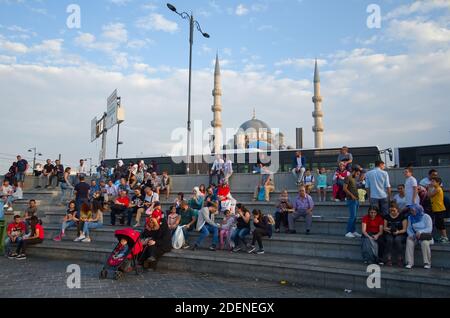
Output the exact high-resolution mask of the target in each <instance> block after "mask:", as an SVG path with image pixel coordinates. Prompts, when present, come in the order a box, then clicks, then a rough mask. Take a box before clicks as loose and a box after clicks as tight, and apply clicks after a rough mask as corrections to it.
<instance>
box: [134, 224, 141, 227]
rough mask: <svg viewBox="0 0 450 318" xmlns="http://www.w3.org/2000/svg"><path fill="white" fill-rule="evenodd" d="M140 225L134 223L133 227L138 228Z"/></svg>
mask: <svg viewBox="0 0 450 318" xmlns="http://www.w3.org/2000/svg"><path fill="white" fill-rule="evenodd" d="M140 226H141V224H140V223H136V224H135V225H133V227H134V228H137V227H140Z"/></svg>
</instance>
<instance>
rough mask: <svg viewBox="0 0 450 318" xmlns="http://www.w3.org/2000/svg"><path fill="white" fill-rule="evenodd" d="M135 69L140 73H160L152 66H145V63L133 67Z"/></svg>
mask: <svg viewBox="0 0 450 318" xmlns="http://www.w3.org/2000/svg"><path fill="white" fill-rule="evenodd" d="M133 69H134V70H135V71H136V72H138V73H149V74H154V73H156V72H158V70H157V69H156V68H153V67H151V66H150V65H148V64H145V63H135V64H134V65H133Z"/></svg>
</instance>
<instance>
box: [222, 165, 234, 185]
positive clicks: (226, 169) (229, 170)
mask: <svg viewBox="0 0 450 318" xmlns="http://www.w3.org/2000/svg"><path fill="white" fill-rule="evenodd" d="M223 173H224V176H225V182H226V183H229V180H230V178H231V176H232V175H233V162H232V161H231V160H230V159H227V160H226V162H225V163H224V165H223Z"/></svg>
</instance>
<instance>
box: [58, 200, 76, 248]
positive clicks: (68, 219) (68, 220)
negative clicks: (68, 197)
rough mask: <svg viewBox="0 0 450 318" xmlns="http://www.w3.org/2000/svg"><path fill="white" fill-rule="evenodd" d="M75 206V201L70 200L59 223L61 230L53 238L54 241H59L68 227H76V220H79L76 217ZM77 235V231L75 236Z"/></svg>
mask: <svg viewBox="0 0 450 318" xmlns="http://www.w3.org/2000/svg"><path fill="white" fill-rule="evenodd" d="M75 206H76V205H75V201H70V203H69V208H68V209H67V212H66V216H65V217H64V219H63V223H62V225H61V232H60V233H59V234H58V236H56V237H55V238H54V239H53V240H54V241H55V242H61V240H62V238H63V237H64V236H65V235H66V234H65V232H66V230H67V229H68V228H71V227H75V228H78V222H79V221H80V220H79V219H78V218H79V213H78V211H77V210H76V208H75ZM78 236H80V233H77V237H78Z"/></svg>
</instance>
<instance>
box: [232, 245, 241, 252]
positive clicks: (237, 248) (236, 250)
mask: <svg viewBox="0 0 450 318" xmlns="http://www.w3.org/2000/svg"><path fill="white" fill-rule="evenodd" d="M241 249H242V248H240V247H239V246H238V247H235V248H233V253H237V252H239V251H240V250H241Z"/></svg>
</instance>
